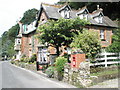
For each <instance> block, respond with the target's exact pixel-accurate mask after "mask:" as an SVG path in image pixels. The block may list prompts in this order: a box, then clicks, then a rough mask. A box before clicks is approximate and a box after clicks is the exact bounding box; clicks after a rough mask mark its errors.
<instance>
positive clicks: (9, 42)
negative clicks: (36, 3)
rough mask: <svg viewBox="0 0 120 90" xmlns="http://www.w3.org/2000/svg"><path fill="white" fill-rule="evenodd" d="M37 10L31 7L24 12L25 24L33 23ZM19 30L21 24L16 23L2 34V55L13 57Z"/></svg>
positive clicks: (23, 20) (23, 19)
mask: <svg viewBox="0 0 120 90" xmlns="http://www.w3.org/2000/svg"><path fill="white" fill-rule="evenodd" d="M36 13H37V10H36V9H31V10H28V11H26V12H25V13H24V16H23V18H22V19H21V21H22V22H23V24H27V23H31V22H33V21H34V20H35V17H36ZM18 32H19V25H18V24H15V25H14V26H12V27H11V28H10V29H9V30H8V31H5V32H4V33H3V34H2V37H1V39H2V55H3V56H5V55H7V56H8V57H12V56H13V55H14V54H15V51H14V43H15V38H16V36H17V34H18Z"/></svg>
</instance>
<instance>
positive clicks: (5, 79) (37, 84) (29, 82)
mask: <svg viewBox="0 0 120 90" xmlns="http://www.w3.org/2000/svg"><path fill="white" fill-rule="evenodd" d="M1 66H2V70H0V76H1V72H2V88H75V87H74V86H72V85H69V84H66V83H63V82H59V81H55V80H51V79H49V78H47V77H44V76H41V75H39V74H37V73H34V72H31V71H29V70H25V69H22V68H18V67H15V66H13V65H11V64H10V63H9V62H6V61H5V62H2V64H1V62H0V69H1ZM0 80H1V79H0ZM0 84H1V83H0Z"/></svg>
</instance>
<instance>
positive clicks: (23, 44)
mask: <svg viewBox="0 0 120 90" xmlns="http://www.w3.org/2000/svg"><path fill="white" fill-rule="evenodd" d="M34 24H35V21H34V22H32V23H31V24H30V25H23V24H22V23H20V22H19V27H20V30H19V34H18V35H17V37H16V39H15V45H14V50H15V51H16V59H17V60H19V59H20V58H21V56H24V55H25V56H27V57H29V58H30V57H31V56H32V54H33V53H37V45H38V40H37V39H35V33H36V27H34Z"/></svg>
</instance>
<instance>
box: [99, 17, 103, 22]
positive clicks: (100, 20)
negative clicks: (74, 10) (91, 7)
mask: <svg viewBox="0 0 120 90" xmlns="http://www.w3.org/2000/svg"><path fill="white" fill-rule="evenodd" d="M102 18H103V17H102V16H101V15H100V16H99V18H98V20H99V23H102V22H103V21H102Z"/></svg>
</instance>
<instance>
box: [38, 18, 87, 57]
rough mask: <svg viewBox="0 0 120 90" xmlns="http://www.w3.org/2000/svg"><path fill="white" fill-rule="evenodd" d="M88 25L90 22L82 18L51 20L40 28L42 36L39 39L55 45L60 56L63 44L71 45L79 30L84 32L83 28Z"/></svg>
mask: <svg viewBox="0 0 120 90" xmlns="http://www.w3.org/2000/svg"><path fill="white" fill-rule="evenodd" d="M86 24H89V22H87V21H85V20H81V19H80V18H76V19H63V18H60V19H58V20H57V21H55V20H49V21H48V22H47V23H45V24H44V25H41V26H39V31H38V32H39V33H41V34H40V35H39V36H38V38H39V40H41V42H42V43H46V42H47V43H50V44H53V45H54V46H55V47H56V49H57V55H59V47H60V46H61V44H65V45H69V44H70V43H71V41H72V37H73V36H74V34H76V33H77V31H78V30H79V31H80V32H82V29H83V26H84V25H86Z"/></svg>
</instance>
